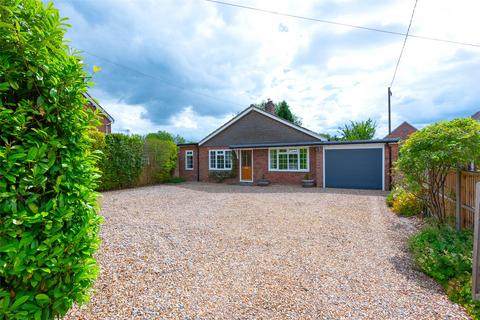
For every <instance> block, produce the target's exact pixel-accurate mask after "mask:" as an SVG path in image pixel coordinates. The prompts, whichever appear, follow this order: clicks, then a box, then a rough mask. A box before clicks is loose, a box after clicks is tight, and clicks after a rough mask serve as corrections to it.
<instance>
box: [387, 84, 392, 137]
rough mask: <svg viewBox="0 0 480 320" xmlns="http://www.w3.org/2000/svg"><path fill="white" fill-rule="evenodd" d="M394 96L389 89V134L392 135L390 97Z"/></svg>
mask: <svg viewBox="0 0 480 320" xmlns="http://www.w3.org/2000/svg"><path fill="white" fill-rule="evenodd" d="M391 96H392V90H390V87H388V134H390V133H392V110H391V103H390V97H391Z"/></svg>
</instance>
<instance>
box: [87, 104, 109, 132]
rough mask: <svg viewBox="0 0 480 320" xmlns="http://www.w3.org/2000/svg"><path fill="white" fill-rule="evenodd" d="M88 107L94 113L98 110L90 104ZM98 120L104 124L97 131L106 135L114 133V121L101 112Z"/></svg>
mask: <svg viewBox="0 0 480 320" xmlns="http://www.w3.org/2000/svg"><path fill="white" fill-rule="evenodd" d="M86 107H87V108H90V109H92V110H93V111H95V110H97V108H96V107H95V105H93V104H92V103H90V102H89V103H87V104H86ZM98 118H99V119H98V120H100V122H101V123H102V124H101V125H100V126H98V127H97V130H98V131H100V132H103V133H105V134H106V133H112V121H111V120H110V119H109V118H108V117H107V115H106V114H105V113H103V112H102V111H101V110H100V111H99V113H98Z"/></svg>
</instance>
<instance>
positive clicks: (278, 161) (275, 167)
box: [268, 148, 309, 171]
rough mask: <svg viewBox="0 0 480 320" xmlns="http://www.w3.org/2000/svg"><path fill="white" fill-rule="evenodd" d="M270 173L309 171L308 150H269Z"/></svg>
mask: <svg viewBox="0 0 480 320" xmlns="http://www.w3.org/2000/svg"><path fill="white" fill-rule="evenodd" d="M268 156H269V161H268V164H269V166H268V170H269V171H309V163H308V162H309V156H308V148H276V149H269V155H268Z"/></svg>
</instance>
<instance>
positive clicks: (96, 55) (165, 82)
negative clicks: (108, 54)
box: [81, 50, 244, 107]
mask: <svg viewBox="0 0 480 320" xmlns="http://www.w3.org/2000/svg"><path fill="white" fill-rule="evenodd" d="M81 51H82V52H85V53H86V54H88V55H90V56H93V57H96V58H99V59H102V60H104V61H106V62H108V63H111V64H113V65H116V66H117V67H121V68H124V69H127V70H130V71H131V72H135V73H138V74H140V75H142V76H144V77H148V78H152V79H155V80H158V81H161V82H163V83H164V84H166V85H168V86H170V87H173V88H176V89H179V90H182V91H187V92H188V93H190V94H193V95H197V96H202V97H205V98H209V99H212V100H217V101H219V102H223V103H229V104H233V105H237V106H240V107H244V105H242V104H239V103H236V102H232V101H228V100H224V99H221V98H218V97H215V96H211V95H208V94H205V93H200V92H195V91H191V90H190V89H188V88H185V87H182V86H179V85H177V84H173V83H171V82H168V81H166V80H165V79H162V78H160V77H157V76H154V75H151V74H148V73H145V72H143V71H140V70H137V69H134V68H132V67H129V66H126V65H124V64H121V63H118V62H115V61H112V60H110V59H108V58H105V57H102V56H99V55H98V54H96V53H92V52H89V51H86V50H81Z"/></svg>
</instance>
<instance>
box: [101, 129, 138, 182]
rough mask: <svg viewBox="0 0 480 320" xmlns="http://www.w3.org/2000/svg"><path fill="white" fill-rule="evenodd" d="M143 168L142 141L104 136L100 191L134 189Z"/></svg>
mask: <svg viewBox="0 0 480 320" xmlns="http://www.w3.org/2000/svg"><path fill="white" fill-rule="evenodd" d="M142 167H143V139H142V137H141V136H138V135H133V136H128V135H124V134H121V133H112V134H108V135H106V136H105V157H104V162H103V164H102V165H101V168H102V170H103V175H102V178H101V181H102V183H101V187H100V189H101V190H112V189H121V188H128V187H134V186H135V185H136V184H137V181H138V179H139V177H140V174H141V172H142Z"/></svg>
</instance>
